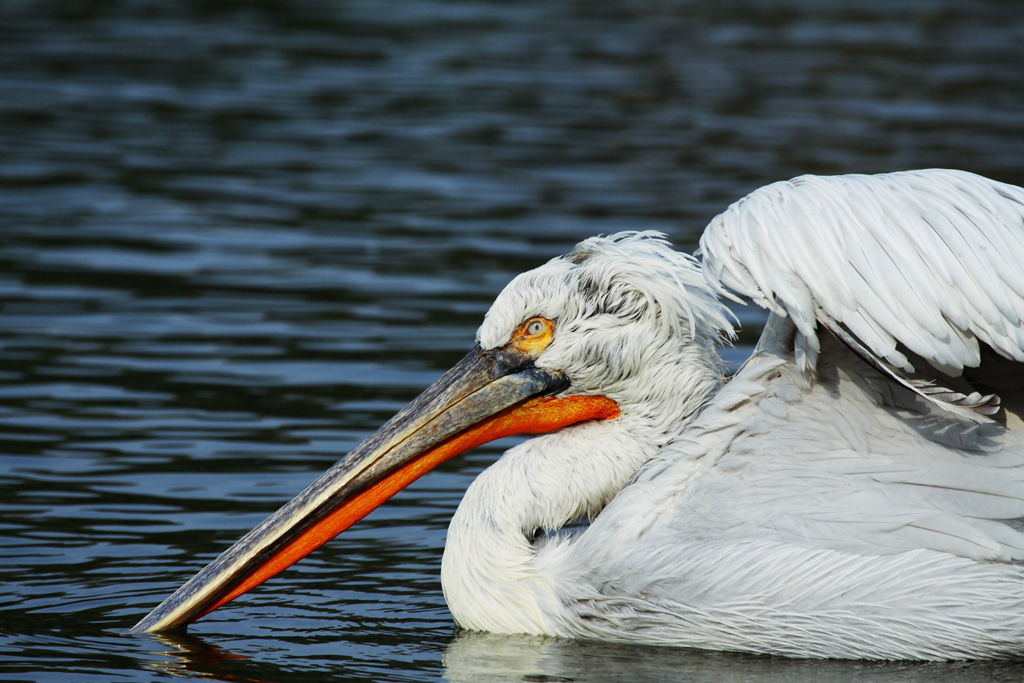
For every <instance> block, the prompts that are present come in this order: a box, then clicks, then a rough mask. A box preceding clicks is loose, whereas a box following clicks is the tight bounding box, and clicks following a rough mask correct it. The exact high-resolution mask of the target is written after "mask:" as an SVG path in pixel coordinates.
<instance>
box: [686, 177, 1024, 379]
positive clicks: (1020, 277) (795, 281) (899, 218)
mask: <svg viewBox="0 0 1024 683" xmlns="http://www.w3.org/2000/svg"><path fill="white" fill-rule="evenodd" d="M700 251H701V253H702V254H703V257H704V264H705V271H704V272H705V274H706V276H707V277H708V279H709V281H711V282H712V283H713V284H715V285H716V286H718V287H719V288H727V289H731V290H732V291H734V292H736V293H738V294H740V295H741V296H745V297H749V298H750V299H752V300H753V301H754V302H756V303H758V304H759V305H761V306H763V307H765V308H767V309H769V310H770V311H772V312H774V313H777V314H780V315H786V316H789V317H791V318H792V319H793V321H794V323H795V324H796V326H797V329H798V331H799V333H800V335H802V336H803V337H805V339H804V340H798V342H797V345H798V346H800V345H801V344H803V345H805V346H806V347H807V348H810V349H812V350H815V351H816V350H817V348H818V342H817V340H816V334H817V332H816V330H815V322H817V323H820V324H822V325H824V326H825V327H827V328H829V329H832V330H836V329H838V328H840V327H842V328H845V330H847V331H848V332H849V333H850V334H852V335H853V336H854V337H856V338H857V339H858V340H859V342H860V343H861V344H863V345H864V346H865V347H866V348H867V349H868V350H870V352H871V353H872V354H874V355H875V356H877V358H879V359H883V360H884V361H885V362H887V363H889V364H891V365H892V366H895V367H897V368H900V369H901V370H903V371H904V372H907V373H913V372H914V371H915V368H914V366H913V364H912V361H911V360H910V359H909V358H908V357H907V355H906V354H905V353H903V352H902V350H901V348H900V346H899V345H902V346H903V347H905V348H906V349H909V350H910V351H911V352H913V353H914V354H916V355H917V356H920V357H921V358H922V359H924V360H925V361H927V362H928V363H929V364H931V365H932V366H933V367H935V368H937V369H938V370H940V371H941V372H943V373H946V374H949V375H951V376H958V375H959V374H960V373H961V372H962V371H963V369H964V368H965V367H975V366H977V365H978V364H979V362H980V350H979V345H978V342H979V340H980V341H981V342H984V343H985V344H987V345H989V346H991V347H992V348H994V349H995V350H996V351H997V352H998V353H999V354H1000V355H1002V356H1004V357H1006V358H1010V359H1013V360H1017V361H1024V269H1022V268H1021V264H1022V263H1024V190H1022V189H1021V188H1018V187H1014V186H1012V185H1006V184H1004V183H999V182H996V181H993V180H989V179H986V178H982V177H981V176H977V175H974V174H971V173H966V172H963V171H952V170H942V169H932V170H925V171H907V172H902V173H891V174H884V175H874V176H868V175H847V176H834V177H819V176H801V177H799V178H795V179H793V180H790V181H786V182H780V183H773V184H771V185H768V186H766V187H764V188H761V189H760V190H757V191H755V192H753V193H751V194H750V195H748V196H747V197H745V198H743V199H741V200H740V201H738V202H736V203H735V204H733V205H732V206H730V207H729V208H728V209H727V210H726V211H725V212H724V213H722V214H721V215H719V216H717V217H716V218H715V219H714V220H713V221H712V222H711V224H710V225H709V226H708V228H707V230H706V231H705V233H704V236H703V237H702V238H701V249H700ZM815 361H816V358H814V357H813V356H812V357H810V358H808V363H809V364H811V365H813V363H814V362H815ZM808 369H810V368H809V367H805V368H804V370H808Z"/></svg>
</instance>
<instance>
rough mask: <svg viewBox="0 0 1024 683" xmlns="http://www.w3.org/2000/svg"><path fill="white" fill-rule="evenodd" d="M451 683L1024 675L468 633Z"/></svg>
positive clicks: (984, 667)
mask: <svg viewBox="0 0 1024 683" xmlns="http://www.w3.org/2000/svg"><path fill="white" fill-rule="evenodd" d="M444 666H445V675H446V679H447V680H448V681H450V682H451V683H485V682H487V683H499V682H501V683H520V682H522V683H525V682H527V681H588V683H613V682H614V683H621V682H622V681H631V682H633V683H645V682H647V681H651V682H652V683H653V682H655V681H692V682H693V683H700V682H702V681H706V682H707V683H720V682H722V681H764V682H767V683H773V682H776V681H778V682H780V683H781V682H782V681H805V680H806V681H822V682H825V683H827V682H829V681H863V682H878V683H881V682H883V681H885V682H889V681H900V682H902V683H942V682H943V681H963V680H986V681H999V680H1002V681H1011V680H1019V679H1020V677H1021V676H1022V675H1024V665H1022V664H1015V663H1007V662H1000V663H986V662H983V663H959V664H929V663H913V664H912V663H886V662H842V661H816V660H792V659H783V658H780V657H753V656H749V655H737V654H730V653H718V652H695V651H692V650H684V649H672V648H656V647H641V646H636V645H618V644H610V643H600V642H593V641H572V640H562V639H558V638H540V637H528V636H502V635H496V634H489V633H475V632H460V633H458V634H457V635H456V636H455V637H454V638H453V639H452V641H451V643H449V644H448V646H447V648H446V649H445V656H444Z"/></svg>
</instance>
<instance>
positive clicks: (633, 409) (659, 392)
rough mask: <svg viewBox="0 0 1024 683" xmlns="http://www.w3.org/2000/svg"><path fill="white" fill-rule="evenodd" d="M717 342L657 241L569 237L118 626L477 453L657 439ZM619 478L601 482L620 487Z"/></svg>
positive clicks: (264, 560)
mask: <svg viewBox="0 0 1024 683" xmlns="http://www.w3.org/2000/svg"><path fill="white" fill-rule="evenodd" d="M731 335H732V327H731V325H730V323H729V320H728V313H727V310H726V309H725V307H724V306H723V305H722V304H721V303H720V302H719V301H718V299H717V298H716V296H715V292H714V290H713V288H712V287H711V286H710V285H708V283H707V282H706V281H705V279H704V277H703V276H702V274H701V271H700V268H699V266H698V264H697V263H696V262H695V260H694V259H693V258H692V257H690V256H688V255H684V254H680V253H678V252H675V251H673V250H672V249H671V247H670V245H669V244H668V242H667V241H666V240H665V239H664V237H663V236H662V235H660V234H659V233H653V232H629V233H620V234H617V235H613V236H610V237H595V238H591V239H588V240H586V241H584V242H581V243H580V244H579V245H577V246H576V248H575V249H574V250H573V251H572V252H571V253H570V254H567V255H565V256H562V257H559V258H555V259H553V260H551V261H549V262H548V263H546V264H544V265H543V266H541V267H539V268H536V269H535V270H532V271H529V272H527V273H524V274H522V275H520V276H518V277H516V278H515V279H514V280H513V281H512V282H511V283H510V284H509V285H508V286H507V287H506V288H505V290H504V291H502V293H501V294H500V295H499V296H498V298H497V300H496V301H495V303H494V304H493V306H492V307H491V309H490V310H489V311H488V313H487V315H486V317H485V318H484V321H483V324H482V325H481V327H480V329H479V331H478V333H477V339H476V342H477V343H476V345H475V346H474V348H473V349H472V350H471V351H470V352H469V353H468V354H467V355H466V356H465V357H464V358H463V359H462V360H461V361H459V362H458V363H457V364H456V365H455V366H454V367H453V368H452V369H450V370H449V371H448V372H446V373H445V374H444V375H443V376H442V377H441V378H440V379H438V380H437V381H436V382H435V383H434V384H433V385H431V386H430V387H429V388H427V389H426V391H424V392H423V393H422V394H421V395H420V396H419V397H417V398H416V399H414V400H413V401H412V402H411V403H410V404H409V405H408V406H406V407H405V408H403V409H402V410H400V411H399V412H398V413H397V414H396V415H395V416H394V417H393V418H392V419H391V420H390V421H388V422H387V423H386V424H385V425H384V426H382V427H381V428H380V429H379V430H378V431H377V432H375V433H374V434H373V435H371V436H370V437H369V438H367V439H366V440H365V441H364V442H363V443H362V444H360V445H359V446H358V447H356V449H355V450H353V451H352V452H351V453H349V454H348V455H347V456H345V457H344V458H342V459H341V460H340V461H339V462H338V463H337V464H335V465H334V466H333V467H331V468H330V469H329V470H328V471H327V472H326V473H324V474H323V475H322V476H321V477H320V478H319V479H317V480H316V481H315V482H313V484H311V485H310V486H309V487H308V488H307V489H306V490H305V491H303V492H302V493H300V494H299V495H298V496H296V497H295V498H294V499H293V500H292V501H291V502H289V503H288V504H287V505H285V506H284V507H283V508H281V509H280V510H278V511H277V512H276V513H275V514H273V515H272V516H271V517H269V518H268V519H267V520H265V521H264V522H263V523H262V524H260V525H259V526H257V527H256V528H255V529H253V530H252V531H250V532H249V533H248V534H247V535H246V536H245V537H243V538H242V539H241V540H239V541H238V542H237V543H236V544H234V545H233V546H231V547H230V548H229V549H228V550H226V551H225V552H224V553H223V554H221V555H220V557H218V558H217V559H216V560H214V561H213V562H212V563H211V564H210V565H208V566H207V567H206V568H205V569H203V570H202V571H200V572H199V573H198V574H196V576H194V577H193V578H192V579H191V580H189V581H188V582H187V583H185V584H184V585H183V586H182V587H181V588H179V589H178V591H176V592H175V593H174V594H173V595H171V596H170V597H169V598H167V599H166V600H165V601H164V602H163V603H161V604H160V605H159V606H158V607H157V608H156V609H154V610H153V611H152V612H151V613H150V614H149V615H148V616H146V617H145V618H144V619H143V620H142V621H140V622H139V623H138V624H137V625H136V626H135V627H134V628H133V629H132V631H133V632H149V631H161V630H166V629H170V628H175V627H181V626H185V625H187V624H189V623H190V622H192V621H194V620H196V619H198V618H200V617H202V616H203V615H205V614H207V613H209V612H211V611H213V610H214V609H216V608H218V607H220V606H221V605H223V604H225V603H226V602H228V601H230V600H232V599H234V598H235V597H238V596H239V595H241V594H242V593H245V592H246V591H248V590H249V589H251V588H253V587H254V586H256V585H259V584H260V583H262V582H263V581H265V580H266V579H268V578H270V577H271V576H273V575H275V574H277V573H278V572H280V571H282V570H283V569H285V568H287V567H288V566H290V565H291V564H293V563H295V562H297V561H298V560H300V559H301V558H303V557H305V556H306V555H307V554H309V553H310V552H312V551H313V550H314V549H316V548H317V547H319V546H320V545H322V544H323V543H325V542H327V541H328V540H330V539H331V538H333V537H334V536H336V535H337V534H339V533H341V532H342V531H344V530H345V529H346V528H348V527H349V526H351V525H352V524H354V523H355V522H357V521H358V520H360V519H361V518H362V517H363V516H365V515H366V514H368V513H369V512H370V511H371V510H373V509H374V508H376V507H377V506H378V505H380V504H381V503H382V502H384V501H385V500H387V499H388V498H390V497H391V496H392V495H394V494H395V493H396V492H397V491H399V490H400V489H402V488H403V487H405V486H406V485H408V484H409V483H410V482H412V481H414V480H415V479H417V478H418V477H420V476H422V475H423V474H424V473H426V472H427V471H429V470H430V469H431V468H433V467H435V466H436V465H438V464H439V463H441V462H443V461H445V460H447V459H448V458H451V457H453V456H455V455H457V454H458V453H461V452H464V451H465V450H467V449H470V448H473V447H475V446H477V445H479V444H482V443H485V442H488V441H491V440H494V439H497V438H501V437H504V436H509V435H513V434H540V433H546V432H553V431H556V430H563V431H565V430H571V429H574V428H576V427H578V426H581V423H589V422H593V421H599V420H605V421H612V422H617V423H621V424H623V425H625V426H626V427H624V428H628V429H631V430H633V431H635V432H637V433H640V432H646V433H649V434H661V435H668V434H671V433H672V429H670V426H671V425H673V424H675V425H676V426H678V422H679V420H680V418H681V417H682V416H685V414H688V413H689V412H692V411H693V410H694V409H695V408H696V407H697V406H699V405H700V404H701V403H703V402H704V401H705V400H706V398H707V396H708V395H709V393H710V392H712V391H714V389H715V388H717V386H718V385H719V383H720V381H721V369H720V363H718V361H717V355H716V354H715V351H714V347H715V345H716V344H718V343H720V342H721V341H722V340H723V339H724V338H727V337H729V336H731ZM630 471H632V470H631V468H624V469H623V472H624V473H623V474H621V475H617V476H616V477H615V478H614V479H615V480H614V481H610V482H606V483H605V484H603V486H605V487H606V488H613V489H615V488H617V487H619V486H621V485H622V484H623V483H624V477H626V476H628V474H629V472H630ZM612 493H613V491H612ZM601 496H603V497H605V498H608V497H610V493H607V492H604V493H601ZM599 497H600V496H599Z"/></svg>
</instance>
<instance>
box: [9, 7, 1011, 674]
mask: <svg viewBox="0 0 1024 683" xmlns="http://www.w3.org/2000/svg"><path fill="white" fill-rule="evenodd" d="M381 7H382V5H381V3H379V2H373V1H368V2H367V1H354V2H326V1H322V0H299V1H297V2H290V3H274V2H260V1H257V2H246V3H237V2H212V3H201V2H192V3H154V2H144V1H141V0H120V1H116V0H115V1H113V2H103V3H101V2H88V1H77V2H66V1H64V0H10V1H5V2H2V3H0V93H2V96H0V557H2V559H3V561H2V562H0V680H73V681H75V682H76V683H79V682H82V681H104V682H105V681H109V680H119V679H127V680H176V679H177V676H179V675H193V676H208V677H211V678H215V679H217V678H219V679H222V680H252V681H257V680H268V681H285V680H289V681H293V680H303V679H309V680H318V681H319V680H323V679H324V678H325V677H327V676H330V677H332V678H336V679H340V680H366V679H378V680H383V679H388V680H410V681H415V680H436V679H438V678H440V677H441V676H442V675H443V673H442V672H444V671H447V675H448V676H449V678H450V679H452V680H495V679H497V680H501V678H502V676H505V677H506V678H508V679H510V680H521V679H522V680H548V679H550V680H561V679H563V678H565V679H573V680H599V679H600V677H601V676H605V677H606V678H607V679H609V680H612V679H614V678H615V675H620V677H625V676H626V675H629V676H631V677H637V676H646V677H647V678H649V679H657V678H659V677H661V676H664V675H665V674H667V673H669V672H677V671H678V672H686V675H687V676H692V677H695V678H699V677H701V676H705V677H710V676H714V677H715V678H716V679H730V678H733V679H735V678H745V677H758V676H768V677H772V676H775V677H783V676H788V677H790V678H793V679H796V680H799V679H809V678H813V679H815V680H818V679H819V678H821V677H822V676H823V675H828V676H834V677H837V678H838V677H839V676H840V675H843V673H844V672H845V673H853V674H856V675H877V676H879V677H881V676H883V675H884V676H896V675H899V676H904V675H905V676H914V675H917V674H919V673H921V672H925V674H926V675H928V676H929V677H931V678H940V679H941V678H942V677H943V676H953V675H956V674H957V673H958V672H961V668H959V667H955V666H954V667H935V666H933V667H925V668H921V667H909V668H906V669H902V668H899V667H888V668H875V667H872V666H869V665H850V664H836V665H827V666H826V665H820V664H807V663H804V664H799V663H780V662H777V661H775V660H765V659H755V658H736V657H729V656H720V655H704V654H701V655H694V654H692V653H684V652H676V651H672V650H642V649H636V648H632V649H630V648H620V647H616V646H610V645H604V644H595V643H566V642H563V641H545V640H536V639H528V638H526V639H524V638H505V639H500V638H499V639H488V638H487V637H483V636H478V635H474V634H461V635H459V636H458V637H455V638H454V639H453V636H452V623H451V618H450V616H449V615H448V612H447V610H446V608H445V606H444V601H443V598H442V596H441V591H440V585H439V580H438V571H439V570H438V565H439V558H440V553H441V549H442V547H443V544H444V533H445V528H446V525H447V520H448V518H449V517H450V515H451V512H452V510H453V509H454V507H455V505H456V504H457V502H458V500H459V497H460V495H461V492H462V490H464V489H465V487H466V485H467V483H468V482H469V481H470V480H471V478H472V477H473V476H474V475H475V473H476V472H478V471H479V470H480V468H481V467H483V466H485V465H486V463H487V462H489V461H490V460H491V459H492V458H493V457H495V455H496V453H497V452H498V448H497V447H485V448H482V449H480V450H479V451H478V452H477V453H474V454H471V455H469V456H467V457H465V458H462V459H460V460H459V461H458V462H450V463H447V464H445V465H444V466H443V467H442V468H441V469H440V470H439V471H438V472H435V473H433V474H432V475H431V476H429V477H427V478H425V479H424V480H422V481H420V482H418V483H417V484H416V485H414V486H413V487H412V488H411V489H410V490H409V491H407V492H405V493H403V494H401V495H400V496H398V497H397V498H396V499H395V500H393V501H392V502H391V503H389V504H388V505H387V506H385V507H384V508H383V509H381V510H379V511H378V512H376V513H375V514H374V515H372V516H371V517H369V518H368V519H367V520H365V521H364V522H363V523H361V524H360V525H358V526H357V527H356V528H354V529H353V530H351V531H350V532H348V533H346V535H345V536H344V538H342V539H339V540H338V541H337V542H335V543H333V544H330V545H328V546H327V547H325V548H324V549H322V550H321V551H319V552H318V553H316V554H315V555H314V556H312V557H310V558H308V559H307V560H306V561H304V562H303V563H301V564H300V565H299V566H297V567H295V568H293V569H292V570H290V571H289V572H287V573H285V574H283V575H282V576H280V577H277V578H276V579H275V580H274V582H272V583H271V584H270V585H269V586H267V587H266V588H265V589H263V590H259V591H255V592H254V593H252V594H251V595H247V596H246V597H245V598H243V599H240V600H238V601H236V602H235V603H233V604H232V605H230V606H228V607H227V608H224V609H222V610H219V611H218V612H217V613H215V614H213V615H211V616H210V617H209V618H207V619H205V620H204V621H203V622H201V623H200V624H198V625H196V626H195V627H194V633H195V634H196V635H195V636H194V637H189V638H179V639H178V640H176V641H174V642H168V641H161V640H156V639H152V638H148V637H142V638H129V637H126V636H123V635H121V632H122V631H123V630H124V629H126V628H127V627H129V626H130V625H131V624H133V623H134V622H135V621H136V620H137V619H138V618H139V617H141V616H142V615H143V614H145V613H146V612H147V611H148V610H149V609H150V608H151V607H152V606H153V605H155V604H156V603H157V602H159V600H161V599H162V598H163V597H164V596H165V595H166V594H167V593H168V592H170V591H171V590H173V589H174V588H176V587H177V586H178V585H179V584H180V583H181V582H182V581H184V580H185V579H187V578H188V577H189V576H191V575H192V574H193V573H194V572H195V571H196V570H197V569H199V568H200V567H201V566H202V565H203V564H205V563H206V562H207V561H208V560H209V559H211V558H212V557H214V556H215V555H216V554H217V553H218V552H219V551H220V550H222V549H223V548H224V547H226V546H227V545H229V544H230V543H231V542H233V541H234V540H235V539H236V538H237V537H238V536H239V535H240V534H241V533H243V532H244V531H246V530H248V529H249V528H250V527H251V526H253V525H254V524H256V523H257V522H259V521H260V520H261V519H262V518H263V517H264V516H266V515H267V514H269V513H270V512H272V511H273V510H274V509H276V508H277V507H278V506H279V505H280V504H281V503H283V502H284V501H286V500H288V499H289V498H290V497H291V496H292V495H294V494H295V493H296V492H298V491H299V490H301V489H302V488H303V487H304V486H305V485H306V484H308V483H309V482H310V481H311V480H312V479H313V478H315V476H316V475H317V474H318V473H319V472H321V471H322V470H323V469H325V468H326V467H328V466H329V465H330V464H331V463H333V462H334V461H335V460H336V459H337V457H338V456H339V455H340V454H341V453H343V452H345V451H346V450H348V449H349V448H351V447H352V446H354V445H355V444H356V443H358V442H359V440H361V438H362V437H363V436H365V435H366V434H367V433H369V432H370V431H371V430H372V429H374V428H375V427H376V426H378V425H379V424H380V423H381V422H383V421H384V420H385V419H387V417H389V416H390V414H391V413H392V412H393V411H394V410H396V409H397V408H398V407H400V406H401V405H402V404H403V403H404V402H405V401H406V400H408V399H409V398H411V397H412V396H414V395H415V394H416V393H418V392H419V390H420V389H422V388H423V387H424V386H426V385H427V384H429V383H430V382H431V381H432V380H433V379H434V378H435V377H436V376H437V375H438V374H439V373H440V372H442V371H443V370H444V369H445V368H446V367H447V366H448V365H450V364H451V363H452V362H453V361H454V360H456V359H458V358H459V357H461V356H462V355H463V354H464V353H465V350H466V349H468V348H469V346H470V345H471V343H472V339H473V334H474V330H475V327H476V325H477V324H479V320H480V318H481V316H482V315H483V313H484V311H485V310H486V308H487V305H488V303H489V301H490V300H491V299H492V297H493V296H494V294H495V293H496V292H497V291H498V290H499V289H500V288H501V286H503V285H504V284H505V282H507V281H508V280H509V279H510V278H511V277H512V276H513V275H514V274H515V273H517V272H520V271H522V270H525V269H527V268H530V267H533V266H535V265H537V264H539V263H541V262H543V261H545V260H547V259H548V258H551V257H552V256H554V255H556V254H559V253H563V252H564V251H566V250H567V249H569V248H570V247H571V246H572V244H573V243H575V242H576V241H578V240H580V239H582V238H584V237H586V236H589V235H592V234H595V233H602V232H604V233H607V232H611V231H615V230H619V229H630V228H649V229H659V230H663V231H665V232H667V233H668V234H669V235H670V237H671V238H672V239H673V240H674V241H675V242H676V243H677V244H678V245H680V246H681V247H683V248H687V249H689V248H692V247H693V246H694V244H695V241H696V238H697V235H698V234H699V231H700V229H701V227H702V226H703V225H704V224H705V223H706V222H707V221H708V220H709V219H710V218H711V217H712V216H713V215H714V214H715V213H717V212H719V211H721V210H722V209H724V208H725V206H726V205H727V204H728V203H729V202H730V201H732V200H734V199H736V198H738V197H740V196H742V195H743V194H744V193H746V192H748V191H750V190H752V189H753V188H755V187H757V186H759V185H762V184H764V183H767V182H770V181H773V180H778V179H780V178H786V177H790V176H793V175H797V174H799V173H804V172H819V173H833V172H850V171H886V170H894V169H897V168H913V167H927V166H951V165H952V166H959V167H963V168H966V169H968V170H972V171H976V172H980V173H983V174H986V175H989V176H992V177H995V178H998V179H1000V180H1005V181H1009V182H1015V183H1018V184H1021V183H1024V173H1022V172H1021V164H1020V159H1021V158H1022V156H1024V154H1022V152H1024V135H1022V134H1021V133H1022V132H1024V131H1022V130H1021V127H1022V124H1021V121H1022V119H1021V117H1020V112H1021V111H1022V110H1024V89H1021V88H1020V87H1019V84H1020V76H1021V74H1022V73H1024V52H1022V51H1021V50H1020V45H1021V43H1022V41H1024V7H1022V6H1019V3H1013V2H998V1H993V2H986V3H960V2H954V1H953V0H939V1H937V2H936V1H929V2H908V3H891V2H881V1H878V2H875V1H870V2H860V3H857V4H856V5H852V4H848V5H836V4H834V3H828V2H816V1H815V0H787V1H786V2H781V3H769V4H764V3H753V2H750V3H747V2H730V3H724V4H723V3H706V2H686V1H683V2H659V1H657V0H655V1H651V2H640V3H637V2H625V1H623V2H617V1H609V2H602V3H571V2H550V1H543V2H541V1H537V2H518V3H511V4H510V3H501V2H484V1H482V0H481V1H477V2H448V1H446V0H411V1H408V2H402V3H390V4H388V7H387V11H383V10H382V9H381ZM737 312H738V314H739V315H740V318H741V319H742V320H743V321H744V322H745V323H746V324H747V331H746V332H745V334H744V336H743V337H742V338H741V344H740V346H739V347H738V348H737V349H734V350H731V351H728V352H727V353H728V358H729V360H730V361H732V362H736V361H738V360H740V359H742V357H743V355H744V353H745V352H746V351H747V350H748V349H749V345H750V343H751V341H752V340H753V339H754V338H755V335H756V331H757V327H758V325H759V324H760V320H761V316H760V315H759V314H758V313H757V312H755V311H749V310H747V309H738V311H737ZM168 653H172V654H168ZM980 670H981V671H984V672H985V673H986V675H987V674H992V675H1000V676H1002V675H1004V673H1005V671H1007V670H1004V669H1002V668H998V667H995V668H986V669H980ZM971 671H972V672H974V671H978V669H971ZM616 672H617V673H616ZM879 672H881V673H879ZM499 674H500V675H499ZM474 677H475V678H474Z"/></svg>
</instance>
